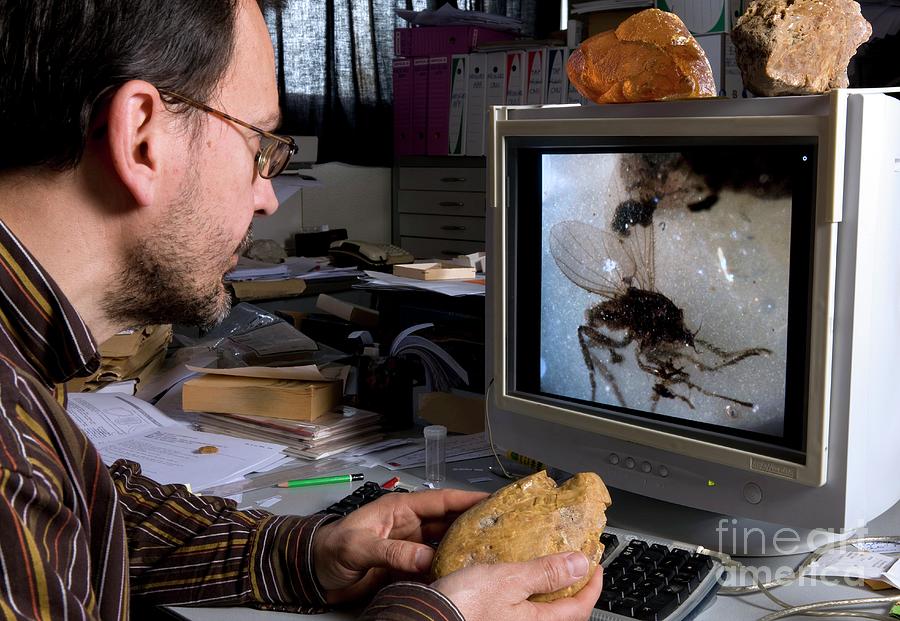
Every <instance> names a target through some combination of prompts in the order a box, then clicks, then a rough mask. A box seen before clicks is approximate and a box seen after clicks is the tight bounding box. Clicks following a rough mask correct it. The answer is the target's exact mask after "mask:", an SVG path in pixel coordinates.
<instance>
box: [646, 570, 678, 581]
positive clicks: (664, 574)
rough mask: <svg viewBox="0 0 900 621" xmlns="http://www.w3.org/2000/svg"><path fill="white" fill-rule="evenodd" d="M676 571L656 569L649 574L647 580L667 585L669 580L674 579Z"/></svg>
mask: <svg viewBox="0 0 900 621" xmlns="http://www.w3.org/2000/svg"><path fill="white" fill-rule="evenodd" d="M676 573H677V572H676V571H675V570H674V569H657V570H656V571H654V572H653V573H651V574H650V575H649V576H647V578H650V579H653V580H659V581H660V582H662V583H664V584H668V583H669V580H671V579H672V578H674V577H675V575H676Z"/></svg>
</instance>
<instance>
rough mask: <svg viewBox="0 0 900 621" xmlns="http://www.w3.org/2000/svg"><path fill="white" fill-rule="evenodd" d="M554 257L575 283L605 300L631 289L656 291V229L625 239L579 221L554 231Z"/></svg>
mask: <svg viewBox="0 0 900 621" xmlns="http://www.w3.org/2000/svg"><path fill="white" fill-rule="evenodd" d="M550 254H552V255H553V258H554V259H555V260H556V264H557V265H558V266H559V269H560V271H562V273H563V274H565V276H566V278H568V279H569V280H571V281H572V282H573V283H575V284H576V285H578V286H579V287H581V288H582V289H585V290H587V291H590V292H592V293H597V294H599V295H602V296H604V297H608V298H611V297H614V296H615V295H617V294H618V293H621V292H623V291H625V289H627V288H628V287H629V286H633V287H637V288H639V289H644V290H647V291H653V290H654V288H653V286H654V278H653V227H642V226H638V227H635V228H633V229H632V230H631V234H630V235H628V236H627V237H621V236H619V235H615V234H613V233H609V232H607V231H603V230H601V229H598V228H597V227H595V226H592V225H590V224H587V223H585V222H578V221H576V220H566V221H564V222H560V223H558V224H555V225H554V226H553V228H552V229H550Z"/></svg>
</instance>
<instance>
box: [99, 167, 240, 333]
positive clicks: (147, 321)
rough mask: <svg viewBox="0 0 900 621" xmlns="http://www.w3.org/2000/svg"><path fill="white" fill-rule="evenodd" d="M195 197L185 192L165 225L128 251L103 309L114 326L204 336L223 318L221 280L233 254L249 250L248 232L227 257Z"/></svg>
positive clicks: (224, 243)
mask: <svg viewBox="0 0 900 621" xmlns="http://www.w3.org/2000/svg"><path fill="white" fill-rule="evenodd" d="M196 196H197V192H196V185H195V184H192V185H191V186H189V187H187V188H185V189H184V190H183V191H182V193H181V196H180V197H179V199H178V200H177V201H175V203H174V204H173V205H170V206H169V208H168V209H167V217H166V218H165V222H161V223H158V226H156V227H154V228H153V230H152V231H151V232H150V233H148V234H147V235H146V236H145V237H144V238H143V239H140V240H137V241H136V242H134V243H133V244H132V246H131V247H130V248H129V249H128V250H127V252H126V255H125V260H124V263H123V267H122V270H121V271H120V272H119V274H118V277H116V278H115V279H114V280H113V282H112V284H111V285H110V289H109V291H108V293H107V296H106V303H105V304H104V312H105V314H106V316H107V318H108V319H109V320H111V321H112V322H113V325H121V326H142V325H152V324H164V323H178V324H182V325H189V326H198V327H200V328H201V329H203V330H209V329H211V328H213V327H215V326H216V325H218V324H219V323H221V322H222V320H223V319H224V318H225V317H227V316H228V313H229V312H230V311H231V296H230V295H229V294H228V292H227V291H226V290H225V284H224V282H223V277H224V275H225V272H227V271H228V270H230V269H231V257H232V255H233V253H237V254H241V253H242V252H243V251H244V250H246V249H247V247H249V245H250V242H251V238H252V235H251V231H250V229H248V230H247V234H246V235H245V236H244V238H243V240H242V241H241V243H240V244H239V245H238V246H237V248H234V249H233V252H232V253H231V254H228V255H227V256H226V255H225V249H226V248H228V246H229V245H230V244H231V243H232V241H231V237H230V236H229V235H228V233H227V231H225V230H224V229H222V228H219V227H217V226H216V221H217V219H216V218H211V217H209V215H208V214H203V213H202V212H201V210H200V209H198V201H197V200H196Z"/></svg>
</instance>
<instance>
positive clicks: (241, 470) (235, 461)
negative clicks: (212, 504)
mask: <svg viewBox="0 0 900 621" xmlns="http://www.w3.org/2000/svg"><path fill="white" fill-rule="evenodd" d="M68 411H69V415H70V416H71V417H72V418H73V420H74V421H75V423H76V424H77V425H78V426H79V427H80V428H81V430H82V431H83V432H84V434H85V435H86V436H87V437H88V438H89V439H90V440H91V441H92V442H93V443H94V445H95V446H96V447H97V450H98V451H100V456H101V457H102V458H103V463H105V464H107V465H110V464H112V463H113V462H114V461H116V460H117V459H128V460H131V461H135V462H138V463H139V464H140V465H141V472H142V474H144V475H145V476H147V477H149V478H151V479H153V480H155V481H157V482H158V483H164V484H168V483H181V484H184V485H190V486H191V488H192V489H193V490H194V491H200V490H204V489H207V488H209V487H212V486H214V485H222V484H225V483H230V482H232V481H237V480H240V479H242V478H243V477H244V475H246V474H248V473H250V472H264V471H266V470H269V469H271V468H275V467H277V466H280V465H282V464H284V463H285V462H286V461H287V460H288V459H289V458H288V457H287V456H286V455H285V453H284V448H285V447H284V446H283V445H281V444H273V443H270V442H261V441H258V440H249V439H244V438H235V437H233V436H227V435H221V434H213V433H204V432H201V431H196V430H194V429H193V428H192V427H191V426H190V425H189V424H188V423H187V422H186V421H180V420H176V419H174V418H171V417H169V416H167V415H166V414H163V413H162V412H161V411H160V410H158V409H157V408H155V407H154V406H152V405H150V404H149V403H147V402H145V401H141V400H140V399H137V398H135V397H132V396H129V395H117V394H108V395H107V394H71V395H69V406H68Z"/></svg>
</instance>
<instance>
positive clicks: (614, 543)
mask: <svg viewBox="0 0 900 621" xmlns="http://www.w3.org/2000/svg"><path fill="white" fill-rule="evenodd" d="M600 543H602V544H603V545H604V546H606V547H607V548H612V549H614V550H615V549H616V548H618V547H619V538H618V537H616V536H615V535H614V534H612V533H603V534H602V535H600Z"/></svg>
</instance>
